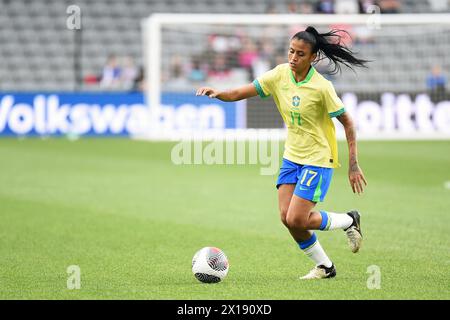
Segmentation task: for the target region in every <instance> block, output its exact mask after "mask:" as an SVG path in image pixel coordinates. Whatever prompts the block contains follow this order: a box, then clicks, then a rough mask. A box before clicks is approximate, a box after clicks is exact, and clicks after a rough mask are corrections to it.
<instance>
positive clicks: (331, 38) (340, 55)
mask: <svg viewBox="0 0 450 320" xmlns="http://www.w3.org/2000/svg"><path fill="white" fill-rule="evenodd" d="M341 32H344V33H346V34H348V32H347V31H345V30H331V31H330V32H327V33H319V32H317V30H316V29H315V28H314V27H311V26H309V27H308V28H306V30H305V31H300V32H298V33H296V34H295V35H294V36H293V37H292V39H297V40H303V41H305V42H308V43H309V44H311V48H312V53H317V60H316V62H318V61H320V60H323V59H325V58H328V59H329V60H330V65H333V69H332V70H331V71H330V73H331V74H336V73H339V72H341V64H343V65H345V66H347V67H349V68H350V69H352V70H353V66H356V67H365V68H367V65H366V63H367V62H370V61H369V60H363V59H358V58H356V57H355V53H354V52H353V51H351V50H350V49H349V48H347V47H346V46H345V45H342V44H341V38H342V35H340V34H339V33H341Z"/></svg>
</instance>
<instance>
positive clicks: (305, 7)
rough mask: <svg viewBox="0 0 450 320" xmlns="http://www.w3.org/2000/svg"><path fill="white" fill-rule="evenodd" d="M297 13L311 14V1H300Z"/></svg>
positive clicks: (312, 11)
mask: <svg viewBox="0 0 450 320" xmlns="http://www.w3.org/2000/svg"><path fill="white" fill-rule="evenodd" d="M298 9H299V11H300V12H299V13H301V14H312V13H314V7H313V5H312V4H311V3H309V2H301V3H300V5H299V7H298Z"/></svg>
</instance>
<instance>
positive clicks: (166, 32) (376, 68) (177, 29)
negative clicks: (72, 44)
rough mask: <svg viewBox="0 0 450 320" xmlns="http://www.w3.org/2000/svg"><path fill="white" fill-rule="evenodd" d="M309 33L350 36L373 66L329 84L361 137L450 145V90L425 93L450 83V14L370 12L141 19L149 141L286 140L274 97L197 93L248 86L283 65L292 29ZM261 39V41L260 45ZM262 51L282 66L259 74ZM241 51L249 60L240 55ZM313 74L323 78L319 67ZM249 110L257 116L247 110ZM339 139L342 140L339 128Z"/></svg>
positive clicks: (323, 67)
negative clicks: (231, 99)
mask: <svg viewBox="0 0 450 320" xmlns="http://www.w3.org/2000/svg"><path fill="white" fill-rule="evenodd" d="M307 25H313V26H315V27H317V28H318V29H319V31H322V30H329V29H331V28H338V29H344V30H349V31H350V34H351V35H352V37H353V36H354V35H355V38H356V41H355V39H349V40H348V41H349V46H350V47H351V48H352V49H354V50H355V51H357V52H360V53H361V57H362V58H365V59H366V58H368V59H369V60H371V59H372V60H374V61H373V63H371V64H370V66H369V69H359V70H356V73H354V72H352V71H351V70H348V69H346V68H345V67H344V68H343V72H342V75H337V76H334V77H330V80H331V81H332V82H333V83H334V85H335V88H336V90H337V92H338V94H339V96H340V97H341V99H342V100H343V101H344V104H345V105H346V108H347V110H348V111H349V112H350V113H352V115H353V116H355V117H356V119H357V123H358V124H359V125H358V135H359V136H360V137H361V138H366V139H380V138H387V139H391V138H395V139H410V138H414V139H428V138H432V139H441V138H443V139H448V138H450V94H449V92H448V87H445V85H444V88H441V87H440V86H439V87H438V88H437V89H436V88H431V85H432V84H433V83H432V82H433V81H432V80H430V81H428V77H430V75H432V74H433V73H435V72H440V73H442V77H443V79H445V78H448V77H449V76H450V75H449V74H448V71H449V70H450V58H449V57H448V52H450V14H395V15H394V14H390V15H386V14H378V13H377V12H376V10H374V11H373V13H371V14H358V15H340V14H336V15H322V14H312V15H301V14H300V15H292V14H290V15H285V14H281V15H277V14H270V15H267V14H231V15H230V14H153V15H151V16H150V17H149V18H147V19H144V20H143V21H142V30H143V33H142V35H143V42H144V46H143V47H144V59H143V60H144V66H145V78H146V89H145V97H146V103H147V105H148V106H149V113H150V116H149V119H150V121H149V130H148V132H147V133H146V138H148V139H156V140H173V139H180V138H183V137H185V136H186V134H197V135H203V136H204V135H207V136H209V137H215V138H220V136H221V135H222V136H223V137H229V136H239V137H244V138H245V137H248V136H255V132H258V131H264V133H263V134H262V136H264V137H265V138H267V137H268V138H270V137H274V139H279V138H280V137H281V138H282V137H284V132H285V129H284V126H283V124H282V123H281V122H280V121H279V120H280V119H278V120H276V121H273V119H275V118H276V112H277V111H276V108H275V107H274V103H273V102H272V101H271V99H267V100H268V101H259V100H256V99H254V100H249V101H248V104H247V102H246V101H244V102H239V103H236V104H221V103H220V102H219V101H216V100H214V102H212V101H213V100H211V101H210V102H208V103H207V102H206V101H207V100H205V99H206V98H205V97H195V89H196V88H198V87H199V86H203V85H208V84H211V85H218V86H219V87H220V86H223V89H226V88H228V89H230V88H231V87H232V86H238V85H243V84H245V83H249V82H251V81H252V79H253V78H252V76H253V77H256V75H258V72H261V71H262V70H264V68H265V69H266V70H267V69H268V68H269V65H270V68H272V67H274V66H275V65H276V63H279V62H280V61H282V57H281V56H280V55H282V54H283V53H279V51H280V50H281V51H282V50H283V48H282V47H283V45H284V46H286V45H287V44H288V40H289V37H290V36H292V32H293V30H297V31H300V30H303V29H301V28H302V27H303V28H304V27H306V26H307ZM296 28H297V29H296ZM274 30H275V32H274ZM276 31H282V32H276ZM271 32H273V33H271ZM260 39H263V41H264V42H266V43H261V42H259V43H258V41H259V40H260ZM267 43H269V44H268V45H267V47H271V46H272V47H273V46H275V43H276V44H277V46H278V47H277V48H276V49H275V50H272V51H270V50H269V52H268V53H269V55H270V53H272V54H273V55H275V54H276V55H277V57H278V56H280V59H279V60H278V62H277V61H275V60H276V59H274V56H272V57H270V56H269V57H267V56H266V57H265V58H266V60H267V61H264V62H265V63H266V64H265V65H264V63H263V62H261V61H257V62H260V66H259V67H256V66H255V64H257V62H255V59H256V60H257V58H255V56H257V55H258V54H259V53H260V50H264V49H261V48H264V46H265V45H266V44H267ZM280 43H281V46H280V45H279V44H280ZM256 44H257V45H256ZM252 45H253V47H254V48H253V49H251V48H250V47H251V46H252ZM246 46H249V48H247V47H246ZM255 47H257V48H256V49H255ZM280 47H281V49H280ZM239 50H241V51H245V50H247V51H249V52H248V54H247V55H245V54H241V53H240V52H239ZM285 51H286V52H287V47H286V48H285ZM230 52H231V53H230ZM206 53H207V54H209V56H207V55H206ZM205 57H206V58H205ZM252 59H253V60H252ZM206 60H207V61H206ZM269 60H270V63H269V62H268V61H269ZM284 60H286V54H285V55H284ZM284 62H286V61H284ZM195 64H201V65H195ZM222 64H223V65H224V66H222V67H221V68H218V65H222ZM261 65H264V66H263V67H261ZM319 67H320V71H321V72H322V70H323V71H324V72H325V71H326V65H323V64H321V65H320V66H319ZM197 69H198V70H197ZM216 69H218V70H216ZM438 69H439V70H438ZM188 73H189V74H188ZM211 79H212V80H211ZM216 102H217V103H216ZM255 104H256V105H258V107H259V106H261V108H260V110H257V109H258V107H256V106H255V108H253V107H251V106H253V105H255ZM225 105H228V107H227V106H225ZM214 108H215V109H214ZM221 109H223V110H222V111H219V110H221ZM208 110H209V111H208ZM214 110H215V111H217V112H216V113H215V112H214ZM224 110H225V111H224ZM230 110H231V111H230ZM255 110H256V111H255ZM270 110H271V111H270ZM259 111H261V112H259ZM220 112H222V113H223V114H222V115H220ZM208 117H209V118H208ZM214 117H215V118H214ZM338 127H339V126H337V129H338ZM337 131H338V137H340V138H342V137H343V132H342V130H339V129H338V130H337Z"/></svg>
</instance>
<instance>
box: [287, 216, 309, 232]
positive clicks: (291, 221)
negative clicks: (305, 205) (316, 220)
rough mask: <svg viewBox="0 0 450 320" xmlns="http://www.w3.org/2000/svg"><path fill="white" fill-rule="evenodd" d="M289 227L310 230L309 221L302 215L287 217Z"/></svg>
mask: <svg viewBox="0 0 450 320" xmlns="http://www.w3.org/2000/svg"><path fill="white" fill-rule="evenodd" d="M286 222H287V227H288V228H291V229H295V230H305V231H306V230H308V223H307V222H308V221H307V220H305V219H302V218H301V217H296V216H290V215H288V216H287V218H286Z"/></svg>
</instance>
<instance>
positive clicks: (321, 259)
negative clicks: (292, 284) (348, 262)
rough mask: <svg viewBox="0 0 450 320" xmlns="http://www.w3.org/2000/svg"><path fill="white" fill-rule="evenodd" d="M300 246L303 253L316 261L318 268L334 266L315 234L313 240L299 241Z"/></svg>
mask: <svg viewBox="0 0 450 320" xmlns="http://www.w3.org/2000/svg"><path fill="white" fill-rule="evenodd" d="M298 245H299V246H300V249H302V250H303V252H304V253H305V254H306V255H307V256H308V257H309V258H311V260H313V261H314V263H315V264H316V266H320V265H324V266H325V267H327V268H329V267H331V266H332V265H333V263H332V262H331V260H330V258H328V256H327V254H326V253H325V251H324V250H323V248H322V246H321V245H320V243H319V240H317V237H316V234H315V233H313V234H312V236H311V238H309V239H308V240H306V241H299V242H298Z"/></svg>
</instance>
